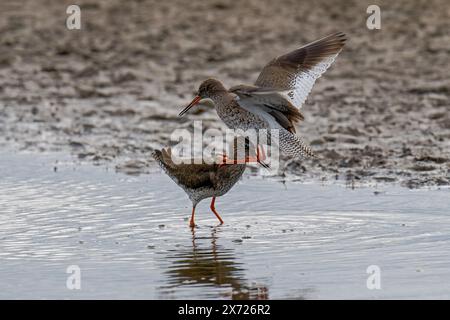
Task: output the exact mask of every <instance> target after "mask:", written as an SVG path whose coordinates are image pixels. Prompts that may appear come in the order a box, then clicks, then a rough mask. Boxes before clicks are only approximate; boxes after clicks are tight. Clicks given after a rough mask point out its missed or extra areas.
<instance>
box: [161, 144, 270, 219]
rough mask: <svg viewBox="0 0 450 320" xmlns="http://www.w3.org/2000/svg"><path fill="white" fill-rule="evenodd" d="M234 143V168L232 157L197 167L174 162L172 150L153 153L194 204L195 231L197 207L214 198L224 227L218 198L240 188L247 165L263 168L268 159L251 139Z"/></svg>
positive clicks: (212, 206)
mask: <svg viewBox="0 0 450 320" xmlns="http://www.w3.org/2000/svg"><path fill="white" fill-rule="evenodd" d="M233 142H234V143H233V145H232V146H231V148H230V153H231V154H233V153H234V154H233V159H234V163H233V164H230V162H231V158H230V157H229V156H226V157H223V162H222V159H221V161H217V163H213V164H208V163H206V162H205V161H204V159H202V161H203V162H202V163H201V164H195V162H194V161H189V163H179V164H176V163H175V162H174V161H173V159H172V150H171V149H170V148H167V149H163V150H162V151H160V150H155V151H154V152H153V153H152V156H153V158H154V159H155V160H156V161H157V162H158V163H159V165H160V166H161V168H162V169H163V170H164V171H165V172H166V173H167V175H168V176H169V177H170V178H171V179H172V180H173V181H175V183H176V184H178V185H179V186H180V187H181V188H183V190H184V191H185V192H186V194H187V195H188V196H189V199H190V200H191V201H192V215H191V219H190V220H189V225H190V226H191V227H195V221H194V215H195V207H196V206H197V204H198V203H199V202H200V201H202V200H203V199H206V198H211V197H212V200H211V206H210V208H211V210H212V212H213V213H214V214H215V215H216V217H217V219H219V221H220V224H223V220H222V218H221V217H220V215H219V214H218V213H217V211H216V208H215V201H216V197H220V196H223V195H224V194H226V193H227V192H228V191H229V190H230V189H231V188H232V187H233V186H234V185H235V184H236V182H237V181H238V180H239V179H240V178H241V176H242V174H243V173H244V171H245V167H246V164H247V163H252V162H254V163H256V162H258V163H260V164H263V163H262V161H263V160H264V157H265V155H264V154H260V153H259V151H258V152H257V153H255V150H256V148H255V147H254V146H253V145H251V143H250V142H249V140H248V139H244V138H235V139H234V141H233ZM243 148H245V150H244V149H243ZM244 152H245V153H244ZM244 154H245V155H246V156H245V158H244V159H239V158H238V155H239V156H241V155H244ZM221 158H222V157H221Z"/></svg>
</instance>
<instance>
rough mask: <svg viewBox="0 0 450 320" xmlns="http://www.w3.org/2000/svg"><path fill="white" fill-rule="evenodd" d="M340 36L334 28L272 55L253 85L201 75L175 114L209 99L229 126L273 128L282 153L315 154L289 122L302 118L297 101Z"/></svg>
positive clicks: (339, 46) (332, 57) (333, 52)
mask: <svg viewBox="0 0 450 320" xmlns="http://www.w3.org/2000/svg"><path fill="white" fill-rule="evenodd" d="M345 41H346V37H345V34H343V33H341V32H338V33H334V34H331V35H329V36H327V37H324V38H322V39H320V40H317V41H314V42H311V43H309V44H307V45H305V46H303V47H301V48H298V49H296V50H294V51H292V52H289V53H287V54H285V55H282V56H280V57H278V58H275V59H273V60H272V61H270V62H269V63H268V64H267V65H266V66H265V67H264V68H263V70H262V71H261V73H260V74H259V77H258V79H257V80H256V82H255V85H253V86H251V85H238V86H234V87H232V88H230V89H229V90H227V89H225V87H224V86H223V85H222V83H221V82H220V81H218V80H215V79H208V80H205V81H204V82H203V83H202V84H201V85H200V87H199V89H198V94H197V96H196V97H195V98H194V100H192V102H191V103H190V104H189V105H188V106H187V107H186V108H184V109H183V111H181V112H180V116H182V115H183V114H185V113H186V112H187V111H188V110H189V109H190V108H191V107H193V106H194V105H196V104H197V103H199V102H200V100H202V99H211V100H212V101H213V103H214V106H215V109H216V111H217V114H218V115H219V117H220V118H221V119H222V121H223V122H225V124H226V125H227V126H228V127H229V128H232V129H242V130H248V129H257V130H258V129H278V130H279V147H280V150H281V151H282V152H283V153H285V154H287V155H289V156H293V157H299V156H304V157H306V156H314V153H313V151H312V150H311V148H310V147H309V146H308V145H307V144H305V143H304V142H303V140H302V139H301V138H300V137H298V136H297V135H295V127H294V124H296V123H298V122H300V121H301V120H303V115H302V114H301V112H300V108H301V107H302V104H303V103H304V102H305V100H306V97H307V96H308V94H309V92H310V91H311V89H312V87H313V85H314V83H315V81H316V80H317V79H318V78H319V77H320V76H321V75H322V74H323V73H324V72H325V71H326V70H327V69H328V67H329V66H330V65H331V64H332V63H333V61H334V60H335V58H336V57H337V55H338V54H339V52H340V51H341V49H342V47H343V46H344V44H345Z"/></svg>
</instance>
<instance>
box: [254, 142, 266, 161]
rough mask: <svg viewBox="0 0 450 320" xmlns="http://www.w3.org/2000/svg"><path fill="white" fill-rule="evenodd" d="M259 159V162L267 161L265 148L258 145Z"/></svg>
mask: <svg viewBox="0 0 450 320" xmlns="http://www.w3.org/2000/svg"><path fill="white" fill-rule="evenodd" d="M256 154H257V158H258V160H259V161H264V160H266V153H265V152H264V147H262V146H260V145H259V144H258V150H256Z"/></svg>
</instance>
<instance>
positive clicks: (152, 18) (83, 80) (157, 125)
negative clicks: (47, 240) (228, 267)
mask: <svg viewBox="0 0 450 320" xmlns="http://www.w3.org/2000/svg"><path fill="white" fill-rule="evenodd" d="M69 4H72V1H50V0H47V1H46V0H40V1H31V0H28V1H9V2H8V1H6V2H5V1H2V2H1V4H0V146H2V147H11V146H12V147H14V148H16V149H26V150H31V151H55V150H63V151H64V150H65V151H70V152H72V153H73V154H75V155H77V156H78V157H79V158H80V159H84V160H87V161H94V162H95V163H104V162H109V161H111V160H114V161H116V162H117V163H118V166H117V168H118V170H120V171H124V172H130V173H142V172H146V171H147V170H148V167H149V166H151V165H152V160H151V159H150V152H151V150H153V148H159V147H161V146H164V145H166V144H168V143H169V137H170V134H171V133H172V132H173V130H174V129H176V128H187V129H189V128H192V121H193V120H203V121H204V123H203V125H204V127H205V128H223V126H222V124H221V123H220V121H219V120H218V117H217V115H216V113H215V111H214V110H213V109H211V108H210V107H207V106H201V107H200V108H198V109H197V111H196V112H192V113H190V114H189V115H188V116H187V117H185V118H183V119H180V118H178V117H177V114H178V112H179V111H180V110H181V107H183V106H184V105H185V104H186V103H187V102H189V101H190V99H191V98H192V95H193V93H194V91H195V89H196V87H197V86H198V85H199V83H200V82H201V81H202V80H203V79H205V78H207V77H215V78H219V79H221V80H222V81H223V82H224V83H225V85H226V86H232V85H236V84H240V83H252V82H253V81H254V80H255V79H256V77H257V74H258V72H259V71H260V69H261V68H262V66H263V65H264V64H265V63H266V62H267V61H269V60H270V59H271V58H273V57H274V56H277V55H279V54H281V53H284V52H286V51H289V50H291V49H293V48H296V47H298V46H299V45H302V44H305V43H307V42H309V41H312V40H315V39H318V38H320V37H322V36H324V35H327V34H329V33H332V32H335V31H343V32H345V33H346V34H347V35H348V39H349V41H348V44H347V45H346V47H345V48H344V50H343V52H342V53H341V54H340V56H339V57H338V59H337V60H336V62H335V63H334V65H333V66H332V67H331V68H330V70H329V71H328V72H327V73H326V74H325V75H324V76H323V77H322V78H321V79H319V81H318V82H317V83H316V85H315V87H314V89H313V91H312V92H311V94H310V96H309V98H308V100H307V102H306V104H305V106H304V109H303V110H304V114H305V117H306V119H305V121H304V122H303V123H302V124H301V125H300V127H299V128H298V133H299V134H300V135H301V136H303V137H304V138H305V140H306V141H308V142H309V143H310V144H311V145H312V147H313V149H314V150H315V151H316V152H317V154H318V155H319V156H320V158H321V159H320V161H312V160H306V161H286V162H284V164H283V168H282V170H281V172H280V174H281V175H286V176H287V178H291V179H300V180H304V179H313V180H330V181H331V180H335V179H343V180H346V181H350V182H352V183H358V182H361V183H378V182H382V183H385V182H393V183H399V184H401V185H404V186H407V187H418V186H424V185H449V184H450V112H449V95H450V77H449V74H450V65H449V54H450V46H449V43H450V35H449V30H450V4H449V2H448V1H446V0H441V1H439V0H432V1H395V2H393V1H390V2H388V1H381V2H379V3H378V5H379V6H380V7H381V12H382V25H381V30H369V29H367V28H366V18H367V14H366V8H367V7H368V5H370V4H372V3H371V2H370V1H349V0H342V1H245V2H227V1H218V0H214V1H173V0H167V1H118V0H117V1H111V0H108V1H106V0H103V1H86V0H84V1H81V0H80V1H77V4H78V5H80V7H81V12H82V17H81V19H82V29H81V30H78V31H77V30H68V29H67V28H66V26H65V19H66V17H67V14H66V13H65V12H66V8H67V6H68V5H69Z"/></svg>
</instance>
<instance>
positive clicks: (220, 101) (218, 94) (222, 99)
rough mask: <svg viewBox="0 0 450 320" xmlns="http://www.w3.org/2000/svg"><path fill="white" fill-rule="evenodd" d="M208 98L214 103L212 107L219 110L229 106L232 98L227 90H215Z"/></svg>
mask: <svg viewBox="0 0 450 320" xmlns="http://www.w3.org/2000/svg"><path fill="white" fill-rule="evenodd" d="M210 98H211V100H212V101H213V102H214V106H215V107H216V108H218V109H220V108H223V107H226V106H227V105H229V104H230V103H231V101H232V100H233V98H234V96H233V94H231V93H230V92H228V91H227V90H217V91H214V92H213V93H212V94H211V95H210Z"/></svg>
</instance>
